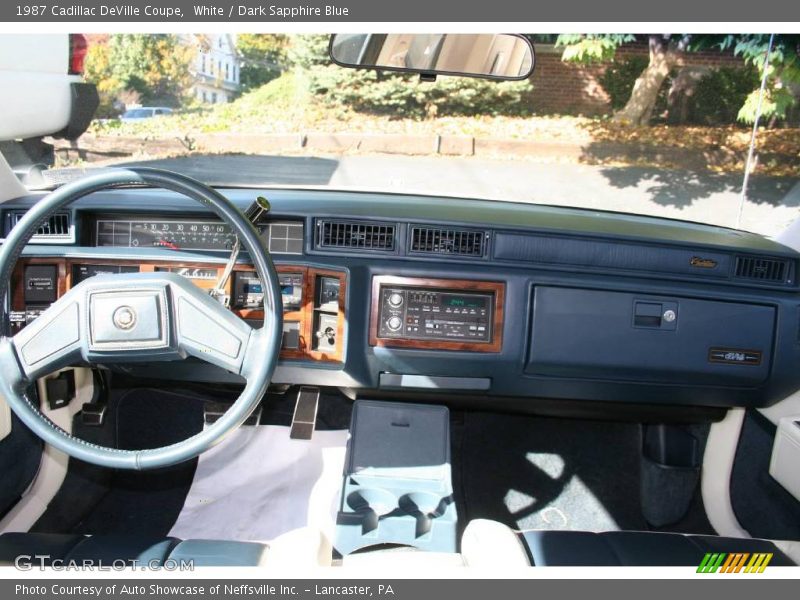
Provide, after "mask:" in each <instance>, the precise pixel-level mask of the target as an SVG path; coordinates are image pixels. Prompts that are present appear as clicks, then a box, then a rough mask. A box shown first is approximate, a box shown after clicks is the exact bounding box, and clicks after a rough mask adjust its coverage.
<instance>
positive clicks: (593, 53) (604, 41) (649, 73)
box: [556, 34, 691, 125]
mask: <svg viewBox="0 0 800 600" xmlns="http://www.w3.org/2000/svg"><path fill="white" fill-rule="evenodd" d="M635 39H636V37H635V36H633V35H620V34H589V35H572V34H570V35H560V36H558V40H557V41H556V44H557V45H559V46H564V52H563V54H562V59H563V60H565V61H571V62H582V63H587V62H592V61H607V60H611V59H613V58H614V55H615V54H616V51H617V48H619V47H620V46H621V45H622V44H625V43H628V42H632V41H634V40H635ZM690 39H691V36H689V35H687V34H682V35H669V34H665V35H661V34H651V35H648V36H647V45H648V50H649V60H648V61H647V65H646V66H645V68H644V70H643V71H642V72H641V74H640V75H639V77H638V78H637V79H636V82H635V83H634V84H633V89H632V90H631V94H630V97H629V98H628V101H627V102H626V103H625V105H624V106H623V107H622V108H620V109H619V110H617V111H616V112H615V113H614V117H613V119H614V121H616V122H618V123H624V124H629V125H647V123H649V122H650V119H651V117H652V116H653V109H654V108H655V105H656V101H657V100H658V93H659V91H660V90H661V86H662V85H663V84H664V81H665V80H666V78H667V76H668V75H669V73H670V71H671V70H672V69H673V68H675V66H676V65H677V64H678V61H679V60H680V57H681V55H682V54H683V53H684V52H686V50H687V49H688V47H689V42H690Z"/></svg>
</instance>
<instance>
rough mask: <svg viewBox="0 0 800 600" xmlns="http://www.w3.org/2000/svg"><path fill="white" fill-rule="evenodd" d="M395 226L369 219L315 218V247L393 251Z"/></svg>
mask: <svg viewBox="0 0 800 600" xmlns="http://www.w3.org/2000/svg"><path fill="white" fill-rule="evenodd" d="M396 229H397V228H396V226H395V225H394V224H393V223H373V222H369V221H334V220H328V219H319V220H317V240H316V241H317V248H320V249H339V250H348V249H350V250H371V251H378V252H393V251H394V249H395V237H396V236H395V233H396Z"/></svg>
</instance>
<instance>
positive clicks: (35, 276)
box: [0, 188, 800, 407]
mask: <svg viewBox="0 0 800 600" xmlns="http://www.w3.org/2000/svg"><path fill="white" fill-rule="evenodd" d="M220 191H221V192H222V193H223V194H225V195H226V196H227V197H228V198H230V199H231V200H232V201H233V202H234V203H235V204H236V205H237V206H239V208H241V209H242V210H243V211H244V210H246V209H247V208H248V207H249V206H250V205H251V204H252V202H253V201H254V200H255V198H256V197H258V196H263V197H266V198H267V199H268V200H269V203H270V206H271V209H270V211H269V212H268V213H266V214H265V215H262V216H261V217H260V220H259V221H258V222H257V223H256V226H257V228H258V230H259V233H260V237H261V240H262V242H263V244H264V245H265V247H266V248H267V249H268V250H269V251H270V254H271V256H272V258H273V260H274V262H275V264H276V269H277V271H278V274H279V279H280V287H281V292H282V298H283V311H284V325H283V326H284V337H283V346H282V351H281V360H280V363H279V365H278V368H277V369H276V371H275V374H274V376H273V382H274V383H276V384H286V385H291V384H306V385H318V386H335V387H339V388H346V389H349V390H355V391H356V392H357V393H374V394H378V393H393V394H401V393H402V394H408V395H411V396H414V395H415V394H416V395H426V396H430V395H448V396H450V397H451V398H455V399H456V401H458V399H459V398H463V399H465V400H466V399H468V398H472V397H480V398H483V399H486V400H487V401H488V402H490V403H491V402H492V401H493V399H496V400H497V401H498V402H499V400H500V399H503V401H504V402H506V403H509V402H510V403H511V404H512V405H514V404H516V405H520V406H522V405H525V404H526V403H529V402H531V401H535V400H537V399H547V400H549V401H554V402H566V401H582V402H588V403H617V404H624V405H661V406H675V407H687V406H695V407H731V406H747V407H762V406H766V405H768V404H770V403H772V402H774V401H777V400H779V399H780V398H783V397H785V396H786V395H788V394H789V393H791V392H793V391H795V390H796V389H797V388H798V387H800V372H798V369H796V365H797V364H798V363H799V362H800V333H798V332H800V293H799V292H800V289H799V288H798V284H797V280H796V273H797V265H798V258H800V255H798V254H796V253H795V252H794V251H793V250H791V249H788V248H786V247H784V246H781V245H779V244H777V243H775V242H772V241H770V240H767V239H765V238H762V237H760V236H757V235H753V234H748V233H744V232H740V231H735V230H728V229H724V228H719V227H711V226H705V225H699V224H695V223H686V222H677V221H668V220H661V219H656V218H650V217H636V216H631V215H624V214H615V213H605V212H597V211H585V210H575V209H566V208H556V207H548V206H538V205H529V204H516V203H506V202H490V201H482V200H466V199H454V198H430V197H422V196H410V195H392V194H373V193H366V192H337V191H327V190H299V189H220ZM38 198H39V196H35V195H34V196H30V197H27V198H21V199H19V200H16V201H13V202H10V203H6V204H4V205H2V207H0V210H1V211H2V217H1V218H2V223H3V228H4V232H6V233H7V232H8V231H9V229H10V228H11V227H13V226H14V224H15V223H16V221H17V220H18V219H19V218H20V217H21V215H23V214H24V213H25V211H26V210H27V209H28V208H29V207H30V206H31V205H32V203H34V202H35V201H36V200H37V199H38ZM233 244H234V236H233V235H232V233H231V231H230V229H229V228H228V226H227V225H225V224H223V223H221V222H220V221H219V220H218V219H217V218H216V217H215V216H214V215H213V214H211V213H209V212H206V211H205V210H204V209H203V208H202V207H198V206H197V205H196V204H194V203H193V202H192V201H190V200H188V199H185V198H182V197H180V196H178V195H176V194H172V193H170V192H165V191H163V190H154V189H141V188H136V189H134V188H131V189H121V190H113V191H105V192H98V193H94V194H91V195H89V196H86V197H84V198H82V199H80V200H79V201H77V202H76V203H75V204H73V206H71V207H70V209H69V210H68V211H62V212H59V213H57V214H55V215H53V216H52V217H51V218H50V219H49V220H48V221H47V222H46V223H43V224H42V226H41V227H40V229H39V231H38V232H37V234H36V235H35V236H34V238H33V239H32V241H31V243H30V244H29V245H28V246H27V248H26V249H25V252H24V253H23V255H22V257H21V259H20V261H19V262H18V264H17V267H16V269H15V271H14V274H13V277H12V282H11V295H10V299H9V302H10V313H9V314H10V324H9V327H10V329H11V333H15V332H17V331H20V330H21V329H22V328H24V327H25V326H26V324H27V323H30V322H31V321H32V320H34V319H36V318H37V316H38V315H39V314H40V313H41V311H43V310H44V309H46V308H47V307H48V306H49V305H50V304H51V303H52V302H54V301H55V300H56V299H58V298H59V297H60V296H61V295H62V294H64V293H65V292H66V291H67V290H68V289H70V288H71V287H73V286H75V285H77V284H78V283H80V282H81V281H83V280H85V279H86V278H88V277H92V276H94V275H96V274H99V273H124V272H137V271H138V272H152V271H162V270H165V271H171V272H175V273H178V274H180V275H182V276H184V277H187V278H189V279H190V280H191V281H192V282H193V283H195V284H196V285H197V286H199V287H201V288H203V289H207V290H210V289H211V288H213V287H215V286H216V285H217V282H218V281H219V280H220V277H221V275H222V273H223V272H224V270H225V267H226V262H227V261H228V259H229V256H230V254H231V248H232V246H233ZM223 292H224V297H225V299H226V303H227V304H228V306H229V308H230V310H232V311H234V312H235V313H236V314H237V315H238V316H239V317H241V318H242V319H245V320H246V321H248V322H249V323H250V324H252V325H253V326H258V325H259V323H260V322H261V321H263V318H264V313H263V310H262V300H263V292H262V289H261V282H260V281H259V280H258V278H257V277H256V275H255V273H254V269H253V267H252V265H251V264H250V263H249V261H248V258H247V255H246V253H242V254H240V255H239V257H238V260H237V262H236V264H235V267H234V269H233V272H232V274H231V276H230V277H229V278H228V279H227V281H225V285H224V288H223ZM115 368H122V369H124V370H125V371H126V372H127V373H128V374H130V375H134V376H137V375H141V376H143V377H144V376H146V377H147V378H153V377H156V378H158V377H163V378H168V379H185V380H190V381H215V382H235V381H236V376H234V375H233V374H230V373H226V372H224V371H221V370H220V371H218V372H217V371H215V370H211V369H208V368H207V367H206V366H200V364H199V363H194V362H192V361H190V360H187V361H183V362H182V363H180V364H155V365H135V364H134V365H125V366H124V367H119V366H117V367H115ZM598 406H603V404H599V405H598Z"/></svg>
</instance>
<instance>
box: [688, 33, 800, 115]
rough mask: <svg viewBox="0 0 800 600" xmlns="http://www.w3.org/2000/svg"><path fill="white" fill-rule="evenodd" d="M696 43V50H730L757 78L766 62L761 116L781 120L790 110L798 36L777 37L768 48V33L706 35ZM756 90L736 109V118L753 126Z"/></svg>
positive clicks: (797, 78)
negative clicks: (714, 48)
mask: <svg viewBox="0 0 800 600" xmlns="http://www.w3.org/2000/svg"><path fill="white" fill-rule="evenodd" d="M706 37H707V38H709V39H706V38H702V39H701V40H699V42H698V47H703V46H712V47H717V48H719V49H720V50H731V51H733V53H734V55H736V56H740V57H742V59H743V60H744V61H745V63H746V64H747V65H750V66H753V67H755V68H756V69H758V74H759V79H761V77H763V75H764V68H765V59H767V58H768V60H767V61H766V75H767V85H766V88H765V94H764V100H763V102H762V104H761V116H763V117H764V118H766V119H772V120H782V119H785V118H786V115H787V113H788V111H789V109H790V108H791V107H792V106H794V105H795V104H796V103H797V98H796V96H795V95H794V94H793V93H792V91H791V89H790V86H792V85H798V84H800V35H790V34H779V35H776V36H775V38H774V41H773V45H772V49H771V51H770V52H769V57H767V51H768V49H769V38H770V36H769V35H768V34H738V35H723V36H706ZM758 96H759V89H758V88H756V89H754V90H753V91H752V92H751V93H750V94H748V96H747V99H746V100H745V102H744V104H743V105H742V107H741V108H740V109H739V113H738V119H739V120H740V121H743V122H745V123H753V122H754V121H755V117H756V107H757V106H758Z"/></svg>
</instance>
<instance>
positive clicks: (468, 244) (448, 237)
mask: <svg viewBox="0 0 800 600" xmlns="http://www.w3.org/2000/svg"><path fill="white" fill-rule="evenodd" d="M486 237H487V236H486V232H485V231H475V230H468V229H442V228H439V227H425V226H419V225H415V226H413V227H412V228H411V244H410V246H409V248H410V251H411V252H422V253H425V254H451V255H457V256H479V257H482V256H483V255H484V253H485V251H486V243H485V242H486Z"/></svg>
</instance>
